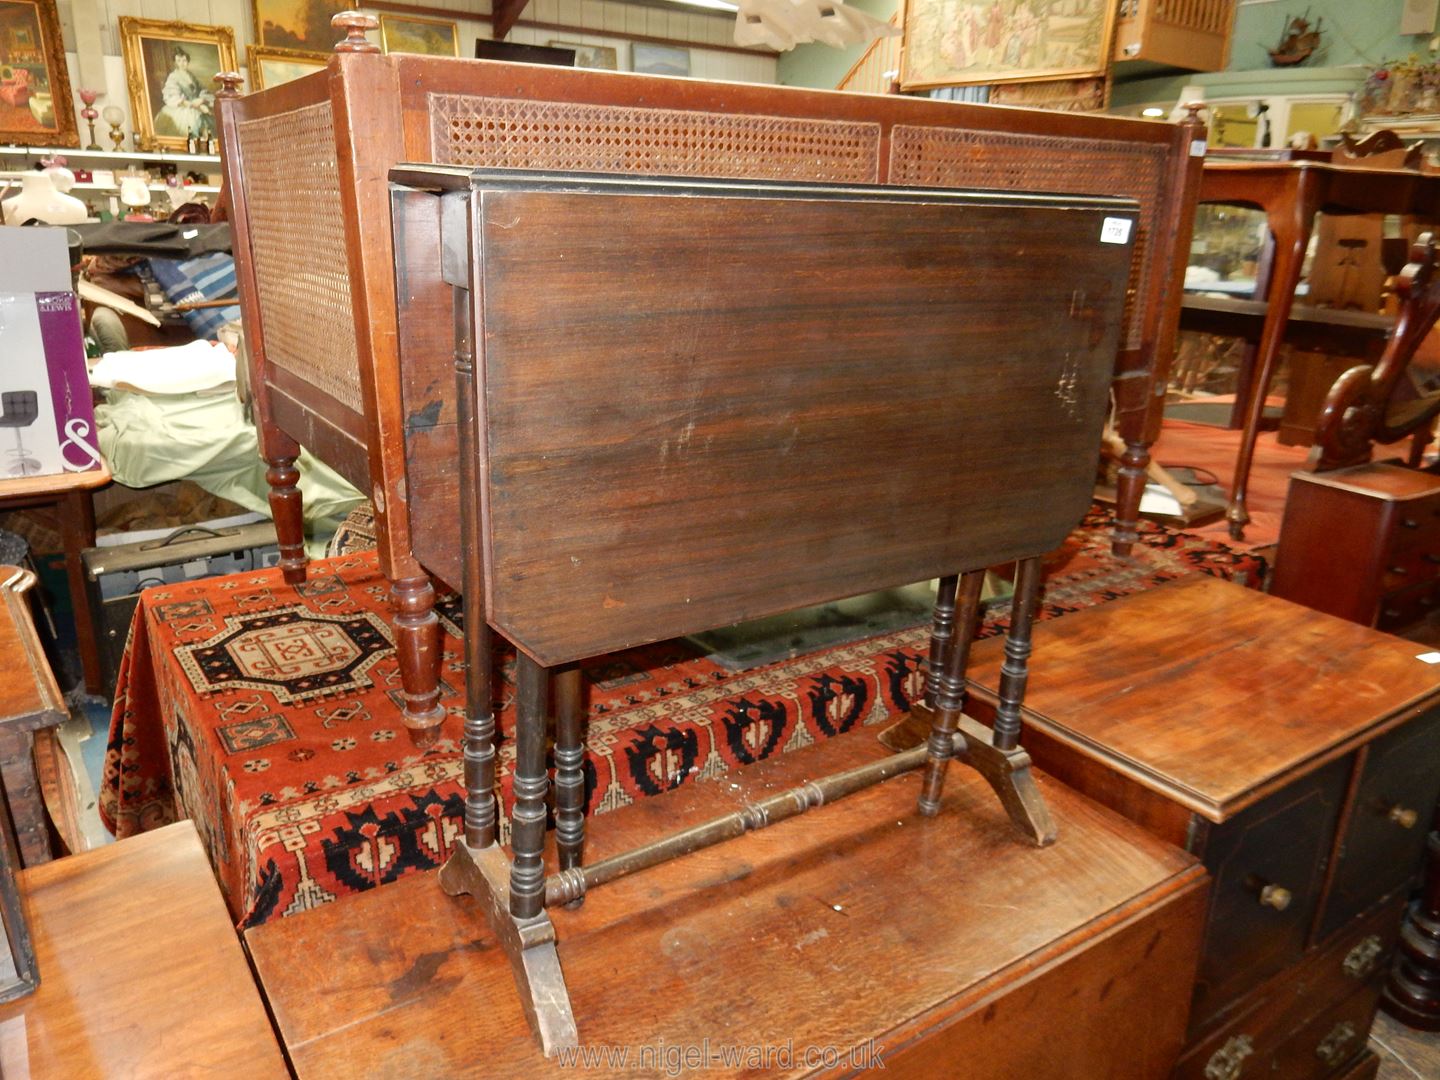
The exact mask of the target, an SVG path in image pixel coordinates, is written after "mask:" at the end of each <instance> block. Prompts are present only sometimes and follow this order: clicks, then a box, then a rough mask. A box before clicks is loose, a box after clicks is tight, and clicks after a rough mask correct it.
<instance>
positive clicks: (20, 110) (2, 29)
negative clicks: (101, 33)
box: [0, 0, 80, 146]
mask: <svg viewBox="0 0 1440 1080" xmlns="http://www.w3.org/2000/svg"><path fill="white" fill-rule="evenodd" d="M79 142H80V136H79V134H78V133H77V132H76V130H75V106H74V103H73V102H72V101H71V98H70V77H69V75H68V73H67V72H66V70H65V45H64V43H63V42H62V40H61V38H60V18H59V16H58V15H57V14H56V11H55V0H0V143H14V144H16V145H18V146H76V145H78V144H79Z"/></svg>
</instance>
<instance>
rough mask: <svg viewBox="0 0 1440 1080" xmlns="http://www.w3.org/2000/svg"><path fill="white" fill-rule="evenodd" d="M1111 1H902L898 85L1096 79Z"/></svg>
mask: <svg viewBox="0 0 1440 1080" xmlns="http://www.w3.org/2000/svg"><path fill="white" fill-rule="evenodd" d="M1117 6H1118V5H1117V4H1116V3H1115V0H906V3H905V15H904V24H903V25H904V30H905V34H904V41H905V45H904V48H903V50H902V52H901V58H900V88H901V90H905V91H909V90H928V89H933V88H936V87H943V86H973V85H985V84H989V85H995V84H1000V83H1015V82H1042V81H1047V80H1051V79H1090V78H1097V77H1103V76H1104V75H1105V73H1106V71H1107V70H1108V69H1109V66H1110V48H1111V39H1112V37H1113V35H1114V30H1115V9H1116V7H1117Z"/></svg>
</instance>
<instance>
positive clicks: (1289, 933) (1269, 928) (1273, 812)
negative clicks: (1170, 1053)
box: [1190, 755, 1354, 1032]
mask: <svg viewBox="0 0 1440 1080" xmlns="http://www.w3.org/2000/svg"><path fill="white" fill-rule="evenodd" d="M1353 762H1354V756H1353V755H1347V756H1346V757H1343V758H1341V759H1339V760H1338V761H1333V762H1331V763H1330V764H1329V765H1326V766H1325V767H1323V768H1321V769H1318V770H1316V771H1315V772H1314V773H1311V774H1310V775H1309V776H1307V777H1304V778H1302V779H1300V780H1298V781H1296V782H1295V783H1293V784H1291V785H1290V786H1288V787H1286V788H1284V789H1283V790H1281V791H1279V792H1277V793H1275V794H1274V795H1272V796H1270V797H1269V798H1267V799H1264V800H1262V801H1261V802H1259V803H1257V804H1256V805H1254V806H1252V807H1250V808H1249V809H1248V810H1245V811H1243V812H1242V813H1240V814H1238V815H1236V816H1235V817H1234V818H1232V819H1231V820H1230V821H1228V822H1226V823H1224V824H1223V825H1217V826H1214V827H1213V828H1212V830H1211V832H1210V835H1209V837H1208V838H1207V839H1206V841H1205V844H1204V850H1203V851H1202V852H1200V854H1201V856H1202V858H1203V859H1204V862H1205V867H1206V869H1208V870H1209V871H1210V873H1211V875H1212V876H1213V878H1214V885H1213V887H1212V889H1211V901H1210V913H1209V917H1208V919H1207V923H1206V928H1205V944H1204V946H1203V948H1202V950H1201V955H1200V969H1199V972H1198V973H1197V976H1196V983H1195V998H1194V1002H1193V1004H1192V1008H1191V1014H1190V1022H1191V1031H1192V1032H1193V1031H1196V1030H1199V1029H1200V1028H1201V1027H1203V1026H1205V1025H1207V1024H1208V1023H1209V1022H1210V1021H1211V1020H1213V1019H1214V1018H1215V1017H1216V1016H1218V1015H1219V1014H1220V1013H1221V1012H1222V1011H1223V1010H1224V1009H1226V1008H1227V1007H1228V1006H1230V1005H1231V1004H1232V1003H1234V1002H1235V1001H1236V1000H1237V999H1238V998H1239V997H1240V996H1241V995H1243V994H1245V993H1247V992H1248V991H1250V990H1252V989H1254V988H1255V987H1257V986H1259V985H1260V984H1261V983H1262V982H1264V981H1265V980H1266V979H1268V978H1269V977H1270V976H1272V975H1274V974H1275V973H1276V972H1278V971H1280V970H1281V969H1283V968H1285V967H1288V966H1289V965H1291V964H1293V963H1294V962H1295V961H1297V960H1299V959H1300V957H1301V955H1302V954H1303V953H1304V951H1305V945H1306V942H1307V940H1308V938H1309V935H1310V929H1311V925H1312V923H1313V921H1314V918H1315V915H1316V912H1317V909H1318V907H1319V903H1320V894H1321V888H1322V886H1323V883H1324V877H1325V869H1326V864H1327V860H1328V857H1329V853H1330V850H1331V848H1332V847H1333V845H1334V841H1335V828H1336V824H1337V822H1338V820H1339V817H1340V807H1341V801H1342V799H1343V797H1344V793H1345V788H1346V786H1347V784H1348V780H1349V775H1350V770H1351V768H1352V765H1353Z"/></svg>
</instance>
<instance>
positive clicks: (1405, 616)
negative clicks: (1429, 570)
mask: <svg viewBox="0 0 1440 1080" xmlns="http://www.w3.org/2000/svg"><path fill="white" fill-rule="evenodd" d="M1379 607H1380V610H1379V612H1377V614H1376V616H1375V626H1376V628H1377V629H1380V630H1396V629H1399V628H1401V627H1405V626H1409V625H1410V624H1411V623H1415V622H1418V621H1419V620H1421V619H1423V618H1425V616H1427V615H1429V614H1430V612H1432V611H1434V610H1435V609H1436V608H1440V581H1427V582H1423V583H1421V584H1419V585H1412V586H1410V587H1408V588H1404V589H1400V590H1398V591H1395V592H1386V593H1384V595H1382V596H1381V597H1380V604H1379Z"/></svg>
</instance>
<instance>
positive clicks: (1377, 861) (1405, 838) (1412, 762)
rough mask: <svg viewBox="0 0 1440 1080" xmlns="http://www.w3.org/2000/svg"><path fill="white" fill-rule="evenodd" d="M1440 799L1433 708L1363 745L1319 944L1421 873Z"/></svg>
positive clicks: (1439, 729) (1438, 719) (1437, 714)
mask: <svg viewBox="0 0 1440 1080" xmlns="http://www.w3.org/2000/svg"><path fill="white" fill-rule="evenodd" d="M1437 797H1440V707H1436V708H1433V709H1431V711H1430V712H1428V713H1426V714H1424V715H1422V716H1419V717H1417V718H1416V719H1414V720H1412V721H1410V722H1409V723H1408V724H1405V725H1404V726H1403V727H1400V728H1397V729H1395V730H1394V731H1392V732H1390V733H1389V734H1388V735H1383V736H1381V737H1380V738H1379V739H1376V740H1375V741H1374V742H1373V743H1371V744H1370V750H1369V753H1368V755H1367V756H1366V759H1365V765H1364V767H1363V769H1362V770H1361V773H1360V783H1359V785H1358V786H1357V788H1356V792H1355V803H1354V805H1353V806H1352V807H1351V809H1350V813H1349V817H1348V820H1347V821H1346V822H1345V823H1344V825H1343V826H1342V827H1343V829H1344V833H1343V839H1342V841H1341V845H1340V850H1339V857H1338V860H1337V862H1336V866H1335V877H1334V881H1333V882H1332V884H1331V887H1330V894H1329V897H1328V898H1327V900H1326V904H1325V912H1324V914H1323V915H1322V917H1321V920H1320V924H1319V928H1318V931H1317V933H1318V938H1319V939H1320V940H1323V939H1324V938H1325V937H1327V936H1328V935H1329V934H1331V933H1333V932H1334V931H1335V930H1336V929H1337V928H1338V927H1341V926H1343V925H1344V924H1345V923H1346V922H1348V921H1349V920H1350V919H1352V918H1353V917H1355V916H1356V915H1358V914H1359V913H1360V912H1362V911H1364V910H1365V909H1366V908H1368V907H1370V906H1371V905H1372V904H1374V903H1375V902H1376V901H1377V900H1379V899H1380V898H1381V897H1382V896H1387V895H1389V894H1390V893H1392V892H1394V891H1396V890H1397V889H1399V888H1401V887H1402V886H1404V885H1405V884H1406V883H1407V882H1408V881H1410V880H1411V878H1412V877H1413V876H1414V875H1415V874H1416V873H1418V871H1419V869H1420V859H1421V856H1422V854H1423V853H1424V850H1425V835H1426V833H1427V832H1428V830H1429V828H1430V821H1431V817H1432V815H1433V813H1434V809H1435V801H1436V799H1437Z"/></svg>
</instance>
